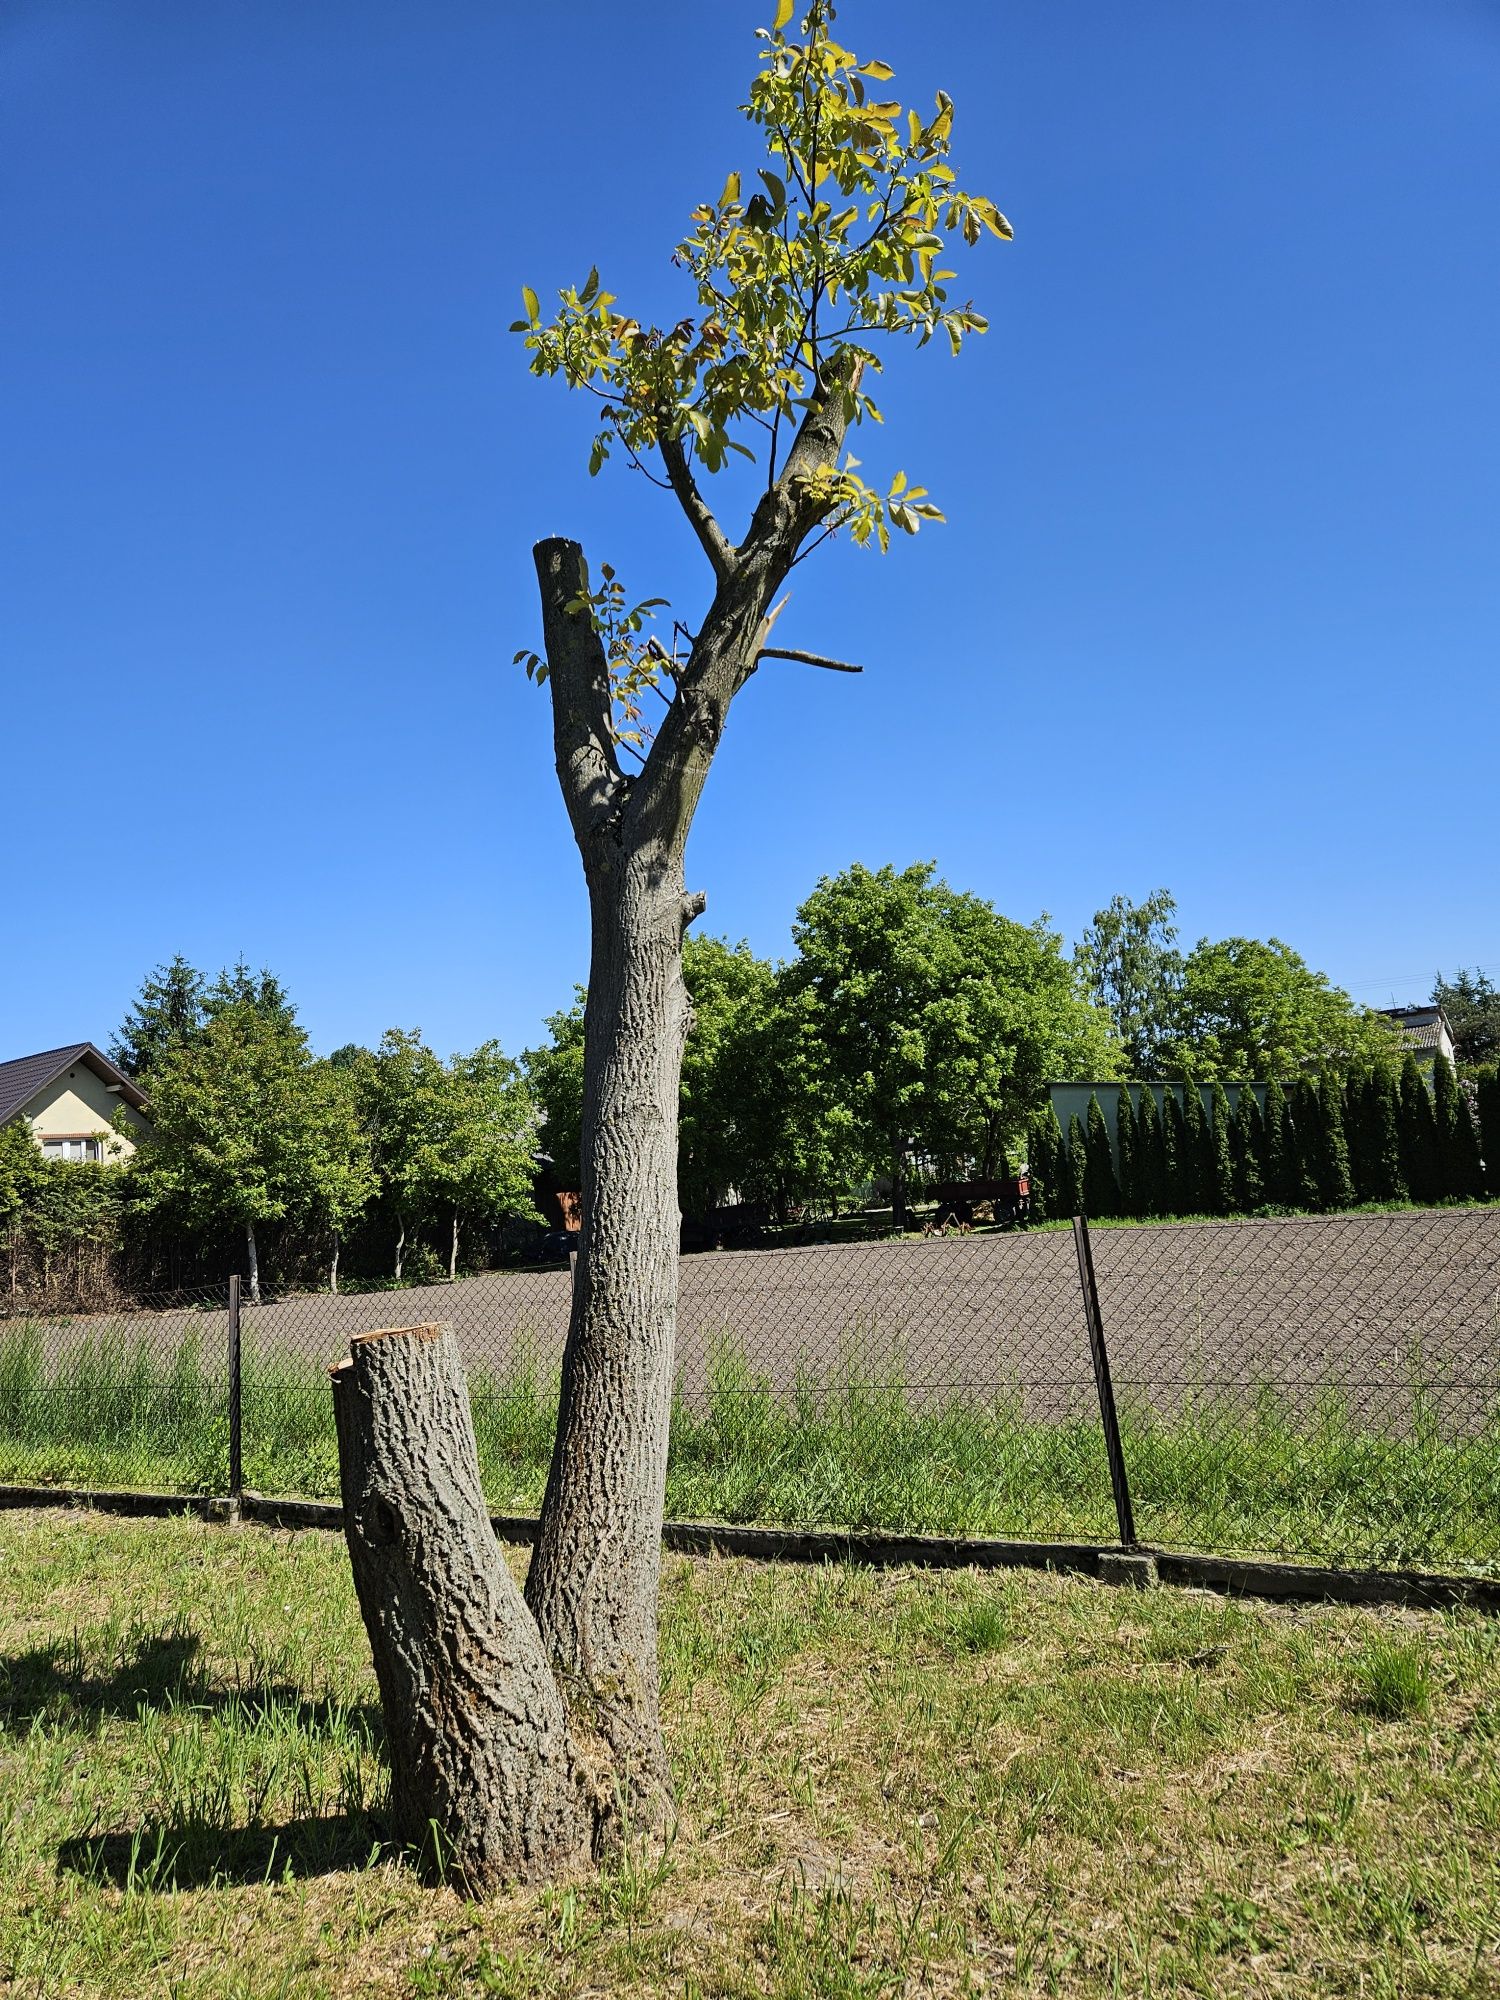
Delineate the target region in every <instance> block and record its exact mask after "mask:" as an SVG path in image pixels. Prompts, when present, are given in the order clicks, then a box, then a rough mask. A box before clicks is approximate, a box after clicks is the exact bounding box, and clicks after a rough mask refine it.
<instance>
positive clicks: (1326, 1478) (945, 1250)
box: [0, 1208, 1500, 1574]
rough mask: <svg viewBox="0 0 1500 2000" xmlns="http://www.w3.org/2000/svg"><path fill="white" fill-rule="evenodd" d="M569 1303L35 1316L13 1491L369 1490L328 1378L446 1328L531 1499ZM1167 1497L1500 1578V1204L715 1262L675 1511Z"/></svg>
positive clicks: (1083, 1502) (954, 1528)
mask: <svg viewBox="0 0 1500 2000" xmlns="http://www.w3.org/2000/svg"><path fill="white" fill-rule="evenodd" d="M1090 1252H1091V1261H1092V1266H1093V1272H1094V1280H1095V1283H1094V1288H1093V1291H1094V1295H1095V1296H1096V1298H1097V1318H1095V1319H1094V1320H1093V1323H1092V1325H1091V1299H1090V1288H1089V1286H1088V1283H1087V1281H1086V1273H1087V1265H1088V1262H1089V1255H1088V1254H1087V1253H1090ZM570 1296H571V1278H570V1273H569V1271H568V1269H567V1267H566V1266H552V1267H550V1268H543V1269H531V1270H510V1271H495V1272H489V1273H486V1274H484V1275H481V1276H478V1277H474V1278H468V1279H462V1280H460V1281H459V1282H458V1283H457V1284H453V1285H447V1284H443V1285H432V1286H427V1287H414V1288H410V1289H406V1290H401V1291H397V1292H394V1293H391V1294H381V1293H373V1294H372V1293H357V1294H346V1295H342V1296H337V1297H333V1296H329V1295H326V1294H323V1295H312V1294H305V1295H298V1296H291V1297H286V1298H280V1299H274V1300H268V1301H267V1302H266V1303H264V1304H260V1305H256V1304H252V1303H251V1302H249V1301H248V1300H244V1301H242V1302H240V1304H239V1307H238V1311H237V1312H233V1311H232V1310H231V1306H230V1300H229V1296H228V1292H227V1290H226V1291H223V1292H217V1293H214V1294H211V1295H210V1294H198V1295H187V1296H184V1295H178V1296H175V1297H173V1298H171V1299H157V1300H149V1301H141V1302H140V1304H139V1309H137V1310H132V1311H130V1312H128V1313H112V1314H108V1315H102V1316H98V1317H87V1318H86V1317H75V1318H62V1317H58V1316H55V1315H54V1316H50V1317H37V1316H32V1317H29V1318H28V1317H23V1316H18V1315H14V1314H13V1315H11V1316H9V1317H4V1316H0V1481H3V1482H9V1483H11V1484H18V1485H40V1484H50V1485H68V1486H82V1485H89V1486H94V1487H99V1488H102V1487H126V1488H133V1489H142V1488H144V1489H150V1490H163V1491H171V1492H194V1493H222V1492H223V1491H225V1490H226V1488H228V1487H230V1486H237V1485H238V1484H239V1483H241V1482H240V1481H236V1480H234V1479H233V1478H232V1476H231V1465H232V1463H233V1462H234V1460H233V1454H234V1453H235V1451H236V1448H237V1453H238V1465H237V1469H238V1470H239V1472H240V1475H241V1480H242V1483H243V1485H244V1487H246V1488H248V1489H250V1490H252V1491H257V1492H261V1493H264V1494H268V1495H272V1494H274V1495H283V1496H300V1497H309V1498H331V1497H336V1495H337V1492H338V1462H337V1453H336V1448H335V1444H334V1437H333V1425H332V1408H331V1397H330V1395H329V1391H328V1377H327V1369H328V1367H329V1365H330V1364H331V1363H333V1362H336V1361H337V1360H338V1359H339V1358H340V1357H341V1356H342V1355H343V1354H344V1353H346V1352H347V1348H348V1340H349V1336H350V1335H351V1334H353V1333H359V1332H365V1331H368V1330H370V1329H372V1328H375V1327H379V1326H381V1325H390V1324H397V1325H403V1326H405V1325H413V1324H417V1323H420V1322H422V1321H424V1320H435V1319H443V1320H451V1321H452V1322H453V1324H454V1327H455V1329H456V1331H457V1334H458V1337H459V1340H460V1342H461V1344H462V1347H463V1350H464V1355H465V1359H466V1363H467V1366H468V1370H469V1377H470V1387H471V1392H472V1397H473V1406H474V1421H475V1432H476V1437H477V1440H478V1444H479V1451H480V1460H481V1466H482V1470H483V1473H484V1479H485V1486H486V1491H487V1492H488V1494H489V1497H490V1500H491V1503H492V1505H493V1506H494V1507H495V1508H496V1510H497V1511H500V1512H506V1513H527V1512H532V1511H534V1510H535V1508H536V1507H537V1505H538V1504H539V1502H540V1499H541V1494H542V1489H543V1486H544V1484H545V1479H546V1473H547V1466H548V1462H549V1458H550V1454H551V1447H552V1436H553V1429H554V1424H555V1418H556V1407H557V1392H558V1377H559V1369H560V1363H561V1357H562V1349H563V1342H564V1339H565V1336H566V1332H567V1319H568V1308H569V1302H570ZM236 1333H237V1341H236ZM236 1345H237V1346H238V1350H239V1362H238V1366H237V1367H234V1366H232V1356H233V1354H234V1350H235V1347H236ZM1111 1377H1112V1381H1113V1391H1112V1394H1111V1391H1110V1380H1111ZM236 1384H237V1385H238V1391H239V1405H238V1421H237V1422H236V1423H234V1424H232V1423H231V1411H232V1409H233V1406H234V1391H235V1387H236ZM1112 1425H1113V1426H1114V1427H1115V1428H1116V1429H1117V1434H1118V1447H1119V1448H1118V1451H1117V1452H1116V1453H1114V1454H1113V1455H1112V1454H1111V1451H1110V1449H1109V1443H1108V1441H1109V1436H1110V1431H1111V1427H1112ZM1122 1503H1123V1511H1122ZM1132 1508H1133V1534H1134V1536H1135V1537H1136V1538H1138V1539H1139V1541H1140V1542H1141V1543H1142V1544H1144V1545H1147V1546H1155V1547H1161V1548H1169V1549H1183V1550H1199V1551H1203V1552H1205V1553H1220V1554H1224V1555H1254V1556H1272V1557H1295V1558H1299V1559H1309V1558H1310V1559H1314V1560H1317V1561H1319V1562H1325V1563H1332V1564H1342V1565H1349V1566H1355V1567H1377V1568H1378V1567H1385V1568H1408V1567H1411V1568H1426V1569H1440V1570H1446V1571H1451V1572H1456V1573H1460V1574H1500V1209H1493V1208H1492V1209H1477V1210H1457V1209H1450V1210H1425V1211H1421V1212H1415V1213H1407V1214H1397V1215H1360V1216H1343V1217H1339V1216H1329V1217H1308V1218H1297V1219H1288V1220H1274V1221H1271V1220H1268V1221H1250V1222H1226V1223H1209V1224H1199V1223H1195V1224H1182V1225H1176V1224H1167V1225H1156V1226H1151V1227H1139V1228H1111V1229H1097V1230H1095V1231H1094V1232H1093V1233H1092V1241H1091V1244H1090V1243H1088V1242H1087V1240H1086V1237H1085V1241H1084V1242H1083V1243H1080V1242H1078V1241H1075V1235H1074V1234H1073V1233H1070V1232H1069V1231H1068V1230H1067V1229H1036V1230H1031V1231H1013V1232H1009V1233H995V1234H988V1235H964V1236H951V1237H940V1238H933V1239H930V1240H915V1241H913V1240H903V1241H892V1242H885V1243H858V1244H855V1243H851V1244H847V1245H831V1244H830V1245H818V1246H812V1247H808V1248H803V1249H795V1250H745V1251H721V1252H716V1253H715V1252H706V1253H704V1254H702V1255H698V1256H688V1257H684V1259H683V1260H682V1267H681V1287H680V1300H679V1311H678V1339H677V1400H676V1410H675V1415H674V1422H673V1431H672V1453H671V1464H670V1470H669V1476H668V1513H669V1515H670V1516H672V1517H675V1518H678V1519H700V1520H701V1519H714V1520H720V1521H730V1522H736V1523H753V1524H764V1525H773V1524H774V1525H783V1526H792V1527H807V1528H813V1527H825V1528H843V1529H853V1530H863V1531H876V1532H878V1531H889V1532H892V1533H902V1534H911V1533H936V1534H947V1535H957V1536H987V1537H988V1536H1002V1537H1013V1538H1017V1539H1023V1540H1036V1541H1045V1540H1057V1541H1076V1542H1088V1543H1110V1542H1114V1541H1117V1540H1120V1539H1125V1540H1129V1539H1131V1534H1132V1525H1131V1510H1132Z"/></svg>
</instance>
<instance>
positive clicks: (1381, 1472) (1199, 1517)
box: [0, 1328, 1500, 1574]
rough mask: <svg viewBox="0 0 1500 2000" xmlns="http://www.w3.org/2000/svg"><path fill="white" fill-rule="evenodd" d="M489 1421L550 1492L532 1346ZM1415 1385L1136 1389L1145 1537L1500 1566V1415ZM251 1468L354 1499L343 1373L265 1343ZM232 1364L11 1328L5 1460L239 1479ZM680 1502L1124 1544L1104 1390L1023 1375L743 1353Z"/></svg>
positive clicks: (700, 1431)
mask: <svg viewBox="0 0 1500 2000" xmlns="http://www.w3.org/2000/svg"><path fill="white" fill-rule="evenodd" d="M472 1390H473V1405H474V1425H475V1432H476V1438H477V1442H478V1447H479V1458H480V1465H481V1469H482V1471H483V1475H484V1482H485V1491H486V1493H487V1494H488V1496H489V1499H490V1502H491V1505H492V1506H493V1507H494V1508H495V1509H496V1510H497V1511H499V1512H506V1513H526V1512H532V1511H534V1510H535V1509H536V1507H537V1505H538V1504H539V1502H540V1499H541V1494H542V1488H543V1485H544V1483H545V1480H546V1476H547V1467H548V1464H549V1462H550V1459H551V1453H552V1438H553V1431H554V1427H555V1423H556V1412H557V1384H556V1380H555V1378H554V1377H551V1376H547V1375H544V1374H543V1373H542V1372H541V1371H539V1370H538V1369H537V1368H535V1367H528V1366H526V1365H525V1364H524V1363H522V1364H518V1365H517V1366H516V1367H515V1368H514V1369H513V1370H512V1371H511V1373H510V1374H509V1375H508V1376H507V1377H505V1378H495V1377H491V1376H488V1375H486V1374H484V1373H482V1372H479V1371H476V1372H475V1374H474V1376H473V1379H472ZM1435 1402H1436V1399H1433V1398H1424V1397H1423V1396H1422V1395H1421V1394H1420V1393H1419V1394H1418V1395H1417V1397H1416V1398H1415V1399H1414V1404H1413V1408H1412V1410H1411V1412H1410V1413H1409V1420H1408V1421H1407V1422H1406V1423H1405V1426H1404V1429H1403V1430H1402V1432H1401V1434H1399V1435H1396V1434H1392V1433H1389V1432H1386V1431H1382V1430H1380V1429H1377V1428H1372V1427H1370V1426H1368V1425H1364V1424H1361V1423H1359V1422H1358V1421H1357V1420H1356V1418H1355V1416H1354V1415H1353V1413H1352V1412H1351V1410H1350V1409H1349V1407H1348V1404H1347V1402H1346V1401H1345V1400H1344V1399H1342V1398H1341V1397H1340V1396H1338V1395H1337V1394H1335V1393H1332V1392H1329V1393H1327V1394H1323V1395H1310V1396H1309V1397H1308V1398H1306V1399H1305V1400H1304V1401H1303V1403H1302V1404H1301V1405H1300V1406H1294V1405H1293V1404H1292V1403H1290V1402H1289V1401H1288V1400H1287V1399H1286V1398H1285V1397H1283V1396H1280V1395H1278V1394H1277V1393H1276V1392H1275V1391H1274V1390H1272V1389H1270V1388H1263V1389H1261V1390H1259V1391H1255V1390H1253V1389H1246V1390H1243V1391H1240V1392H1239V1394H1238V1399H1237V1400H1235V1401H1232V1402H1231V1401H1222V1400H1221V1401H1215V1400H1212V1399H1207V1398H1205V1399H1201V1400H1199V1401H1197V1402H1195V1403H1194V1404H1193V1405H1192V1406H1191V1407H1190V1408H1189V1409H1186V1410H1184V1411H1181V1412H1179V1413H1177V1414H1176V1415H1173V1416H1163V1415H1161V1414H1159V1413H1153V1412H1152V1411H1150V1410H1148V1409H1144V1408H1132V1407H1130V1406H1129V1405H1128V1404H1127V1405H1126V1406H1125V1407H1124V1408H1123V1409H1122V1413H1121V1416H1122V1426H1123V1431H1124V1443H1125V1456H1126V1461H1127V1464H1128V1466H1129V1469H1130V1478H1131V1486H1132V1490H1133V1492H1134V1496H1135V1507H1136V1519H1137V1525H1138V1529H1139V1532H1140V1534H1141V1535H1142V1537H1143V1539H1145V1540H1146V1541H1148V1542H1154V1543H1159V1544H1161V1545H1163V1546H1175V1547H1185V1548H1198V1549H1206V1550H1216V1551H1221V1552H1224V1553H1230V1554H1240V1555H1271V1556H1275V1555H1283V1556H1291V1557H1294V1558H1309V1559H1313V1560H1318V1561H1325V1562H1333V1563H1341V1564H1346V1565H1350V1566H1360V1565H1376V1566H1385V1567H1398V1568H1405V1567H1413V1568H1424V1569H1436V1570H1450V1571H1458V1572H1461V1573H1466V1574H1490V1573H1494V1572H1495V1571H1496V1570H1497V1569H1500V1419H1497V1418H1495V1417H1493V1416H1492V1417H1491V1419H1490V1421H1489V1422H1487V1423H1484V1424H1482V1425H1480V1427H1478V1428H1477V1429H1475V1430H1473V1431H1470V1432H1467V1433H1462V1434H1459V1435H1449V1434H1447V1433H1446V1432H1445V1431H1444V1430H1443V1428H1442V1426H1441V1424H1440V1423H1439V1421H1438V1419H1437V1416H1436V1414H1435ZM244 1413H245V1443H244V1467H245V1479H246V1483H247V1484H248V1485H249V1486H250V1487H251V1488H252V1489H253V1490H256V1491H259V1492H264V1493H275V1494H294V1495H305V1496H307V1497H310V1498H330V1497H337V1494H338V1490H339V1488H338V1455H337V1450H336V1446H335V1443H334V1435H333V1409H332V1399H331V1397H330V1395H329V1391H328V1378H327V1373H326V1370H324V1369H322V1368H319V1367H315V1366H313V1365H312V1364H310V1363H295V1362H292V1361H289V1360H287V1359H285V1358H281V1359H273V1358H265V1357H252V1358H251V1359H250V1361H249V1362H248V1363H247V1368H246V1376H245V1394H244ZM227 1456H228V1423H227V1417H226V1413H225V1390H224V1385H223V1383H222V1381H218V1382H215V1381H212V1380H210V1379H209V1378H208V1377H206V1376H205V1374H204V1373H203V1370H202V1368H201V1365H200V1360H199V1356H198V1354H197V1352H196V1350H195V1349H194V1348H193V1347H192V1345H191V1344H190V1343H188V1344H184V1346H183V1347H182V1349H181V1350H180V1351H179V1353H178V1354H177V1355H176V1356H175V1357H174V1358H172V1359H170V1360H168V1359H163V1358H162V1357H160V1356H153V1355H152V1354H151V1353H150V1352H149V1351H148V1350H147V1349H146V1348H145V1347H144V1346H143V1345H142V1346H138V1347H135V1348H125V1347H121V1346H119V1345H117V1344H112V1343H110V1342H108V1341H98V1342H81V1343H80V1344H79V1345H78V1346H77V1347H76V1348H75V1349H74V1350H72V1351H71V1353H69V1354H68V1355H67V1356H66V1357H65V1358H64V1359H63V1360H62V1361H60V1362H58V1363H57V1364H55V1365H53V1366H50V1367H49V1365H48V1362H47V1358H46V1354H45V1348H44V1340H43V1335H42V1333H41V1332H40V1330H36V1329H33V1330H30V1331H28V1330H27V1329H25V1328H20V1329H17V1330H14V1331H12V1332H11V1333H10V1334H8V1336H7V1338H6V1341H5V1342H4V1344H3V1346H0V1480H9V1481H12V1482H19V1483H25V1484H49V1485H94V1486H100V1487H110V1486H119V1487H137V1488H141V1487H144V1488H148V1489H157V1490H164V1491H168V1492H222V1491H223V1490H224V1487H225V1483H226V1478H227V1471H226V1466H227ZM667 1508H668V1513H669V1515H671V1516H672V1517H673V1518H676V1519H679V1520H692V1519H714V1520H725V1521H732V1522H761V1523H766V1524H782V1525H792V1526H804V1527H831V1528H845V1529H854V1530H882V1529H883V1530H889V1531H892V1532H897V1533H928V1534H948V1535H1008V1536H1017V1537H1021V1538H1023V1539H1032V1538H1038V1539H1045V1538H1053V1539H1060V1540H1076V1541H1090V1542H1099V1541H1109V1540H1112V1539H1113V1537H1114V1535H1115V1532H1116V1529H1115V1515H1114V1508H1113V1503H1112V1500H1111V1497H1110V1490H1109V1477H1108V1471H1107V1467H1106V1462H1105V1454H1104V1445H1103V1438H1102V1434H1101V1432H1100V1428H1099V1423H1098V1419H1097V1415H1096V1414H1095V1413H1094V1412H1093V1410H1092V1407H1091V1400H1090V1397H1089V1396H1088V1395H1085V1397H1084V1398H1083V1400H1082V1403H1081V1405H1080V1407H1079V1410H1078V1413H1077V1414H1076V1415H1075V1416H1074V1417H1072V1418H1070V1419H1068V1420H1063V1421H1045V1422H1044V1421H1040V1420H1038V1419H1036V1418H1034V1417H1031V1418H1029V1417H1027V1416H1026V1415H1025V1413H1024V1409H1023V1405H1022V1401H1021V1398H1020V1397H1019V1396H1018V1395H1016V1394H1011V1395H1006V1394H1003V1393H1002V1394H997V1395H994V1396H991V1397H989V1398H987V1399H977V1398H969V1399H955V1400H953V1401H950V1402H948V1403H946V1404H943V1405H936V1406H935V1405H932V1404H930V1403H929V1404H925V1405H923V1404H919V1402H918V1400H917V1399H916V1398H915V1397H914V1396H913V1395H912V1393H911V1392H910V1390H909V1389H908V1387H907V1385H906V1384H905V1383H904V1382H902V1381H901V1380H900V1379H899V1378H897V1377H895V1376H887V1377H885V1378H884V1379H878V1380H862V1379H855V1378H854V1377H853V1376H846V1377H845V1378H844V1379H840V1380H834V1381H831V1382H826V1383H822V1384H816V1385H815V1384H812V1383H804V1384H803V1385H801V1386H800V1387H799V1388H798V1389H796V1390H795V1391H793V1392H792V1393H790V1394H786V1395H778V1394H776V1393H774V1392H773V1391H772V1390H771V1388H770V1387H769V1386H768V1385H767V1384H766V1383H765V1382H764V1380H761V1379H759V1378H757V1377H756V1376H755V1375H754V1374H753V1373H752V1371H750V1370H749V1369H748V1368H747V1367H746V1365H745V1363H744V1361H743V1359H742V1358H741V1357H738V1356H737V1355H736V1354H735V1353H733V1352H732V1351H725V1352H724V1353H723V1354H721V1356H720V1357H719V1360H718V1362H717V1364H716V1366H715V1369H714V1373H713V1377H712V1381H711V1384H710V1388H709V1391H708V1393H707V1395H706V1396H705V1397H703V1398H700V1399H698V1400H697V1401H695V1402H693V1403H691V1404H687V1403H682V1404H680V1405H679V1407H678V1409H677V1411H676V1414H675V1418H674V1422H673V1429H672V1455H671V1463H670V1466H669V1470H668V1485H667Z"/></svg>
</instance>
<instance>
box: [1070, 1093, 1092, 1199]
mask: <svg viewBox="0 0 1500 2000" xmlns="http://www.w3.org/2000/svg"><path fill="white" fill-rule="evenodd" d="M1088 1172H1089V1148H1088V1139H1087V1137H1086V1136H1085V1134H1084V1129H1083V1121H1082V1120H1081V1119H1080V1117H1079V1116H1078V1113H1077V1112H1076V1111H1075V1112H1074V1113H1073V1116H1072V1117H1071V1118H1070V1119H1069V1120H1068V1181H1067V1192H1068V1213H1069V1215H1087V1214H1088V1212H1089V1208H1088Z"/></svg>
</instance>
